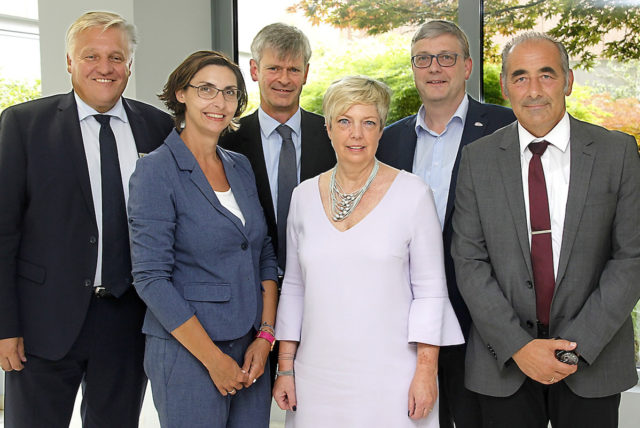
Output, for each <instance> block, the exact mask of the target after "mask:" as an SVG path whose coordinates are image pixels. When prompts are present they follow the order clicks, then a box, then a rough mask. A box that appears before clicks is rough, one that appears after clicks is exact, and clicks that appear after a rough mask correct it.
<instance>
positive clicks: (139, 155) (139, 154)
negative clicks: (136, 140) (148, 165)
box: [138, 153, 147, 158]
mask: <svg viewBox="0 0 640 428" xmlns="http://www.w3.org/2000/svg"><path fill="white" fill-rule="evenodd" d="M146 155H147V153H138V158H143V157H145V156H146Z"/></svg>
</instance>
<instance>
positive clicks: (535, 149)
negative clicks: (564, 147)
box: [529, 140, 549, 156]
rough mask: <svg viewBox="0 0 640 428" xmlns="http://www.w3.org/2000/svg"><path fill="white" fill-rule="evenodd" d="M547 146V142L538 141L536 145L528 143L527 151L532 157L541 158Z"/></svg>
mask: <svg viewBox="0 0 640 428" xmlns="http://www.w3.org/2000/svg"><path fill="white" fill-rule="evenodd" d="M548 145H549V142H548V141H544V140H543V141H539V142H537V143H529V150H531V153H533V154H534V155H539V156H542V154H543V153H544V151H545V150H547V146H548Z"/></svg>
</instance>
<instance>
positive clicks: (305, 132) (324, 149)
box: [220, 109, 336, 248]
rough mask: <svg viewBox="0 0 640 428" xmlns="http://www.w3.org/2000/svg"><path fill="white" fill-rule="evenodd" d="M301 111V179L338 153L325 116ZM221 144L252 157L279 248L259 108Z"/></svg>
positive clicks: (324, 168) (332, 160) (331, 162)
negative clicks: (334, 149)
mask: <svg viewBox="0 0 640 428" xmlns="http://www.w3.org/2000/svg"><path fill="white" fill-rule="evenodd" d="M300 113H301V115H302V117H301V121H300V127H301V129H302V154H301V156H300V181H304V180H306V179H308V178H311V177H315V176H316V175H318V174H320V173H323V172H325V171H327V170H329V169H330V168H332V167H333V166H334V165H335V164H336V155H335V152H334V151H333V147H331V141H330V140H329V136H328V135H327V131H326V129H325V127H324V118H323V117H322V116H320V115H317V114H315V113H311V112H308V111H305V110H302V109H300ZM220 146H221V147H224V148H226V149H229V150H233V151H234V152H238V153H242V154H243V155H245V156H246V157H247V158H249V162H251V167H252V168H253V172H254V173H255V175H256V184H257V186H258V196H259V197H260V203H261V204H262V208H263V209H264V215H265V217H266V219H267V226H268V228H269V236H270V237H271V240H272V242H273V247H274V248H278V229H277V226H276V215H275V210H274V208H273V199H272V198H271V188H270V187H269V176H268V174H267V166H266V163H265V161H264V151H263V150H262V137H261V135H260V121H259V120H258V110H256V111H255V112H253V113H251V114H250V115H249V116H245V117H243V118H242V119H240V129H239V130H237V131H236V132H231V133H228V134H225V135H223V136H222V138H221V139H220Z"/></svg>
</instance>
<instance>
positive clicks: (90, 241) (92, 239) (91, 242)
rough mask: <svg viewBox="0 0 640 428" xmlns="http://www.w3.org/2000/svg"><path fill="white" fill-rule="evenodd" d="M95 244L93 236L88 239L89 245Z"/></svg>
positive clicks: (96, 240)
mask: <svg viewBox="0 0 640 428" xmlns="http://www.w3.org/2000/svg"><path fill="white" fill-rule="evenodd" d="M96 242H98V239H97V238H96V237H95V236H90V237H89V244H95V243H96Z"/></svg>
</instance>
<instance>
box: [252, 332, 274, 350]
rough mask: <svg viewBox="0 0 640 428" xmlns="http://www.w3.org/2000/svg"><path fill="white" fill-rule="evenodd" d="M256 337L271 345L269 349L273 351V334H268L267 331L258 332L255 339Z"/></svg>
mask: <svg viewBox="0 0 640 428" xmlns="http://www.w3.org/2000/svg"><path fill="white" fill-rule="evenodd" d="M258 337H259V338H261V339H264V340H266V341H267V342H269V343H270V344H271V349H273V345H274V343H275V342H276V338H275V337H274V336H273V334H271V333H269V332H268V331H263V330H260V331H259V332H258V334H256V338H258Z"/></svg>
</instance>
